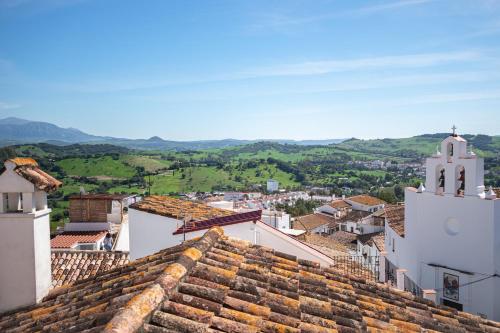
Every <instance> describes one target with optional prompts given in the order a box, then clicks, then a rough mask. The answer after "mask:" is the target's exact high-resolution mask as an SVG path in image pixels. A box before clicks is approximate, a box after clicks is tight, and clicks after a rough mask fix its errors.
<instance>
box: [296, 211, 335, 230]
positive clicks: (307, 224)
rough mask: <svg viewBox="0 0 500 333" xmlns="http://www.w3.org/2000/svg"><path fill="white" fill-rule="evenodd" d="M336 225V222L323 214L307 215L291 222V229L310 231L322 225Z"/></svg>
mask: <svg viewBox="0 0 500 333" xmlns="http://www.w3.org/2000/svg"><path fill="white" fill-rule="evenodd" d="M329 224H332V227H333V225H334V224H336V220H335V219H334V218H333V217H330V216H327V215H324V214H319V213H315V214H309V215H304V216H300V217H297V218H296V219H295V221H293V229H297V230H305V231H311V230H313V229H316V228H318V227H320V226H323V225H329Z"/></svg>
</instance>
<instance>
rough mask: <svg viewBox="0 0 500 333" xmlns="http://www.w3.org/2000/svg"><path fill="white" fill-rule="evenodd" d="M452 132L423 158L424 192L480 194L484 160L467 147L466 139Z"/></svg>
mask: <svg viewBox="0 0 500 333" xmlns="http://www.w3.org/2000/svg"><path fill="white" fill-rule="evenodd" d="M452 130H453V133H452V134H451V135H450V136H449V137H447V138H446V139H444V140H443V141H442V142H441V150H438V151H437V152H436V153H435V154H434V155H433V156H432V157H429V158H427V161H426V181H425V187H426V192H433V193H435V194H437V195H450V196H479V197H482V198H484V195H485V193H484V160H483V159H482V158H479V157H477V156H476V154H474V153H473V152H472V151H471V150H469V151H468V150H467V140H465V139H464V138H462V137H460V136H459V135H457V134H456V132H455V131H456V127H455V126H453V127H452Z"/></svg>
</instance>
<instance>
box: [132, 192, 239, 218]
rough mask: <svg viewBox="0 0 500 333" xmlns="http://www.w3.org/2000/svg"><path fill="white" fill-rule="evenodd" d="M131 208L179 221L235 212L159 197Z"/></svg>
mask: <svg viewBox="0 0 500 333" xmlns="http://www.w3.org/2000/svg"><path fill="white" fill-rule="evenodd" d="M130 208H133V209H137V210H141V211H145V212H148V213H152V214H157V215H163V216H167V217H171V218H175V219H178V220H182V219H184V218H186V217H187V218H189V220H190V221H201V220H208V219H211V218H215V217H221V216H228V215H234V212H232V211H229V210H224V209H219V208H214V207H210V206H208V205H205V204H201V203H197V202H192V201H187V200H181V199H175V198H172V197H167V196H159V195H152V196H149V197H146V198H144V200H142V201H139V202H136V203H134V204H132V205H131V206H130Z"/></svg>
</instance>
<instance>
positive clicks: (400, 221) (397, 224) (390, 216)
mask: <svg viewBox="0 0 500 333" xmlns="http://www.w3.org/2000/svg"><path fill="white" fill-rule="evenodd" d="M384 210H385V216H386V219H387V224H389V227H391V229H392V230H394V231H395V232H396V233H397V234H398V235H399V236H401V237H404V236H405V206H404V205H390V206H386V207H385V208H384Z"/></svg>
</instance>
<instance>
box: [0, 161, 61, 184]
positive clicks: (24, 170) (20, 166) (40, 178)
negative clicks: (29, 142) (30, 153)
mask: <svg viewBox="0 0 500 333" xmlns="http://www.w3.org/2000/svg"><path fill="white" fill-rule="evenodd" d="M6 162H11V163H13V164H14V165H15V167H14V172H16V173H17V174H18V175H19V176H21V177H23V178H24V179H26V180H28V181H29V182H30V183H33V185H35V187H36V188H37V189H38V190H41V191H46V192H50V191H54V190H56V189H57V188H59V187H60V186H61V185H62V183H61V182H60V181H58V180H57V179H55V178H54V177H52V176H51V175H49V174H48V173H46V172H44V171H43V170H41V169H40V168H39V167H38V163H37V162H36V161H35V160H34V159H32V158H26V157H16V158H11V159H8V160H7V161H6ZM2 172H3V171H2Z"/></svg>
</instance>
